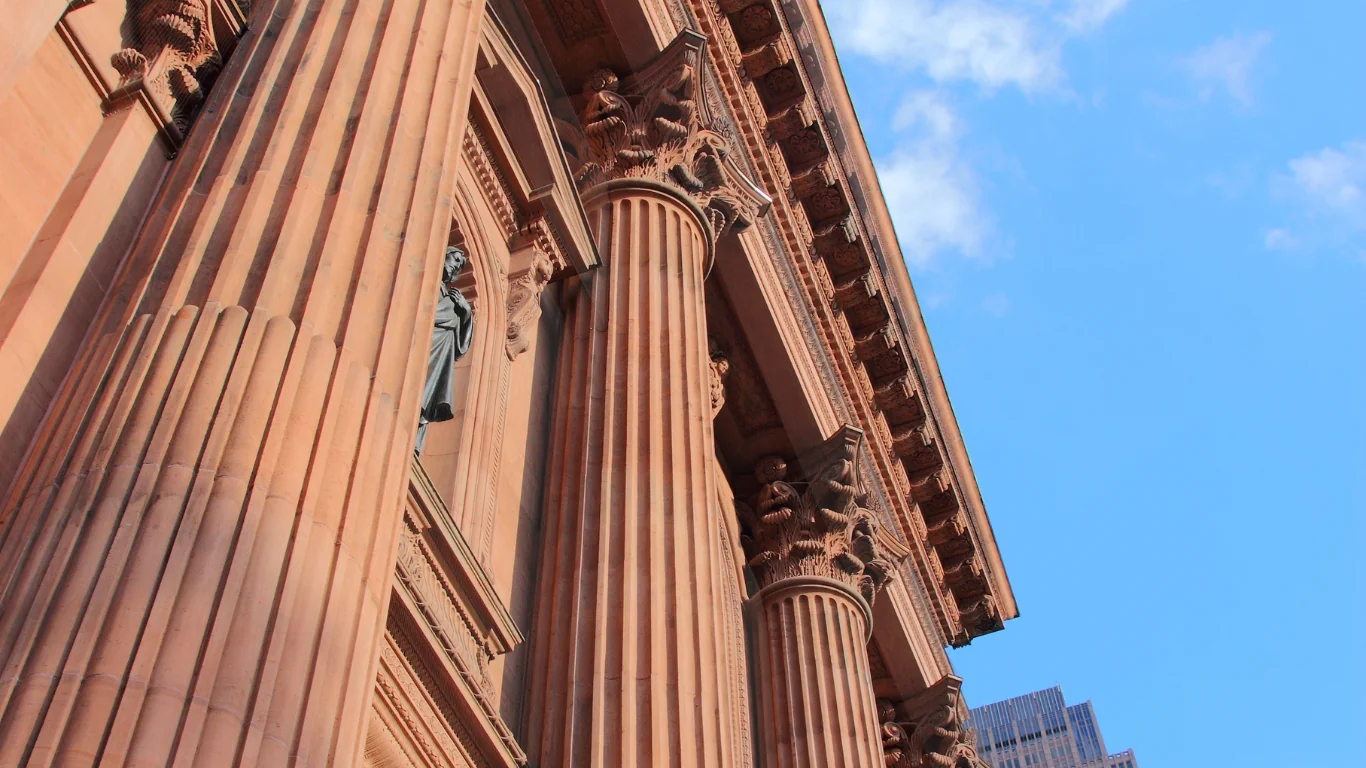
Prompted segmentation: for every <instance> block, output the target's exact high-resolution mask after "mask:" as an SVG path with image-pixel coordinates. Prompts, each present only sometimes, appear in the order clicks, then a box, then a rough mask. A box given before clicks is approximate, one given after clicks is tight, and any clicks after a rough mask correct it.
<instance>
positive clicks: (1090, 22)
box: [1058, 0, 1129, 32]
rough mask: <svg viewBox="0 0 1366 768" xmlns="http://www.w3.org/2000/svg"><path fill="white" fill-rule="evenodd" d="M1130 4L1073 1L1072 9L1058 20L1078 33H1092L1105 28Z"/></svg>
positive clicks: (1126, 1) (1107, 0)
mask: <svg viewBox="0 0 1366 768" xmlns="http://www.w3.org/2000/svg"><path fill="white" fill-rule="evenodd" d="M1128 4H1129V0H1072V3H1071V8H1070V9H1069V10H1067V11H1065V12H1063V13H1062V15H1060V16H1059V17H1058V20H1059V21H1061V22H1062V23H1063V24H1064V25H1066V26H1067V27H1069V28H1071V29H1073V30H1075V31H1077V32H1090V31H1091V30H1093V29H1098V28H1100V27H1101V26H1103V25H1104V24H1105V22H1107V21H1109V20H1110V17H1111V16H1114V15H1115V14H1116V13H1119V12H1120V11H1121V10H1123V8H1124V6H1126V5H1128Z"/></svg>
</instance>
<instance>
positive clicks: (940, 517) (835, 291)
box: [690, 0, 1017, 645]
mask: <svg viewBox="0 0 1366 768" xmlns="http://www.w3.org/2000/svg"><path fill="white" fill-rule="evenodd" d="M690 8H691V10H692V11H693V13H694V15H695V16H696V18H697V21H698V23H699V25H700V27H701V28H702V32H703V33H704V34H707V35H708V36H710V37H711V38H712V39H713V41H714V42H715V45H714V46H712V55H713V58H714V59H715V60H716V63H717V66H716V69H717V70H718V78H719V80H720V81H721V85H722V90H723V91H724V92H725V93H726V95H727V97H728V98H729V99H730V101H731V104H730V106H731V108H732V110H733V111H734V112H735V114H736V116H737V122H738V123H739V126H738V129H739V131H740V132H741V134H742V135H743V138H744V139H745V143H746V145H747V149H748V151H749V153H750V159H751V161H752V164H753V165H754V166H755V167H756V168H757V169H759V182H760V183H763V184H766V185H767V186H768V188H770V189H771V190H773V191H774V192H775V194H774V197H775V206H774V220H775V223H776V224H777V226H778V228H779V229H780V230H782V231H783V232H782V233H783V235H784V239H785V240H787V244H788V245H789V246H790V247H789V248H788V250H789V251H790V252H791V253H792V255H793V258H794V260H796V261H798V262H799V263H798V264H796V265H795V266H796V267H797V271H798V273H799V274H800V275H801V277H802V278H804V286H803V287H804V288H805V289H806V292H807V296H808V300H809V301H810V304H811V306H812V307H813V309H814V311H815V315H816V317H817V319H818V324H820V325H821V326H822V328H821V330H822V331H823V332H824V336H825V342H826V345H827V347H828V348H829V350H830V352H831V353H832V354H833V355H834V357H835V363H836V365H835V368H836V370H837V372H838V373H839V374H841V378H842V379H844V381H843V382H842V384H843V388H844V389H845V391H846V392H847V393H848V394H849V396H850V397H851V398H852V399H853V400H854V401H855V403H854V408H855V411H856V413H857V415H858V416H859V417H860V422H861V423H862V425H863V426H864V428H865V429H866V431H867V432H868V433H869V444H870V448H871V450H872V451H873V452H874V453H875V454H876V455H875V460H874V463H875V464H877V465H878V466H879V470H880V474H881V476H882V479H883V481H884V485H885V486H886V487H887V489H888V491H889V492H890V493H894V494H896V495H898V496H899V497H900V498H901V499H902V500H903V501H904V503H901V504H894V505H893V506H894V507H898V508H899V509H898V511H899V512H901V514H899V515H898V518H899V522H900V524H901V528H902V530H903V533H904V534H905V536H906V538H907V540H908V543H909V544H910V546H911V548H912V549H913V551H914V552H915V553H916V556H915V557H914V558H912V560H913V561H914V563H915V567H916V568H917V570H918V571H919V576H920V580H921V581H922V582H923V583H924V584H925V585H926V588H927V590H928V591H929V592H930V594H931V601H932V602H933V603H934V604H935V611H936V613H937V617H938V620H939V630H940V631H941V632H942V633H943V636H944V639H945V641H946V642H947V643H948V644H952V645H962V644H966V643H967V642H970V641H971V639H972V638H973V637H976V636H978V635H981V634H985V633H987V632H992V631H995V630H998V629H1000V628H1001V627H1002V625H1003V622H1004V621H1005V620H1006V619H1007V618H1012V617H1013V616H1015V615H1016V613H1017V612H1016V609H1015V604H1014V597H1013V595H1012V593H1011V590H1010V585H1009V581H1008V579H1007V577H1006V575H1005V572H1004V566H1003V565H1002V563H1001V559H1000V555H999V552H998V551H997V549H996V544H995V539H994V536H993V535H992V534H991V530H990V523H989V521H988V519H987V517H986V513H985V509H984V508H983V505H982V503H981V499H980V495H979V492H978V490H977V486H976V482H975V479H974V478H973V476H972V470H971V466H970V465H969V464H968V463H967V460H966V452H965V450H964V449H963V448H962V438H961V435H960V434H959V432H958V427H957V423H956V421H955V420H954V418H953V414H952V409H951V407H950V405H949V403H948V399H947V395H946V394H945V393H944V391H943V384H942V381H941V380H940V378H939V373H938V367H937V364H936V363H935V362H934V359H933V351H932V349H931V348H930V346H929V344H928V339H927V336H926V334H925V330H924V324H923V320H921V318H920V315H919V312H918V309H917V307H916V304H915V302H914V294H913V292H912V291H911V290H910V284H909V276H908V275H907V274H906V270H905V265H904V262H903V261H902V260H901V259H900V253H899V251H897V250H895V236H894V234H893V233H891V230H890V219H889V218H888V217H887V214H886V210H885V203H883V201H882V199H881V197H880V195H878V196H870V195H869V194H868V193H867V190H868V189H869V188H871V189H873V190H876V188H877V187H876V177H875V175H872V173H873V172H872V166H871V162H868V163H867V164H866V166H865V165H856V164H852V163H850V162H848V159H847V157H846V156H845V153H842V152H841V151H839V150H840V149H841V148H842V147H845V146H846V145H847V144H849V143H850V142H848V141H847V139H846V136H847V135H849V134H850V133H852V135H854V136H859V134H858V128H857V122H856V120H855V119H854V117H853V113H852V109H849V110H847V111H845V112H841V111H838V110H836V109H834V108H832V107H831V106H829V105H828V104H827V103H826V102H828V101H830V97H829V96H828V94H824V93H822V92H821V90H820V89H818V88H817V87H816V86H814V85H813V80H819V81H820V82H821V83H823V84H824V86H825V87H826V88H827V89H828V88H829V87H830V86H829V83H828V81H827V80H826V71H825V70H826V69H827V67H825V66H824V64H823V62H824V58H823V57H828V58H830V60H831V61H832V62H833V49H830V48H829V45H828V41H829V38H828V33H826V32H825V30H824V26H823V22H819V24H820V26H819V28H817V26H816V23H815V22H813V21H812V19H811V18H810V14H811V13H815V14H817V15H818V14H819V9H818V8H816V7H815V4H814V2H813V3H805V2H803V1H802V0H787V2H783V0H691V2H690ZM794 27H796V28H798V29H799V30H800V34H794V29H793V28H794ZM822 36H823V37H822ZM812 37H815V38H820V39H821V40H823V41H824V42H825V43H826V46H825V47H824V48H817V47H814V46H813V45H812V43H811V41H810V39H808V38H812ZM828 69H829V70H833V71H835V72H836V73H837V72H838V67H837V66H834V65H831V66H829V67H828ZM836 76H837V74H836ZM838 86H839V88H840V90H841V94H843V90H842V88H843V86H842V82H840V83H838ZM843 95H844V98H845V99H846V100H847V94H843ZM845 123H850V124H851V125H852V129H850V128H849V127H848V126H846V125H845ZM855 143H857V144H859V146H860V147H861V148H862V142H861V137H860V140H859V141H858V142H855ZM861 151H862V152H863V155H864V156H865V157H866V148H862V149H861ZM784 190H785V191H786V194H781V193H782V192H783V191H784ZM892 261H895V264H892V263H891V262H892Z"/></svg>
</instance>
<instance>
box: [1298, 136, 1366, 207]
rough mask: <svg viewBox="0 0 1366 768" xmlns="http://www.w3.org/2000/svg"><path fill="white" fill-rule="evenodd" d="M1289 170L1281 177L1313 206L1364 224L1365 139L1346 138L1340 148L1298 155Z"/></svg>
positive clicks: (1365, 187)
mask: <svg viewBox="0 0 1366 768" xmlns="http://www.w3.org/2000/svg"><path fill="white" fill-rule="evenodd" d="M1289 170H1290V173H1289V174H1288V175H1284V176H1282V177H1280V181H1279V183H1280V185H1282V186H1283V187H1284V186H1287V185H1288V187H1289V188H1290V189H1291V191H1293V192H1294V193H1295V194H1296V195H1297V196H1298V197H1300V198H1301V199H1302V200H1303V201H1305V202H1306V203H1308V204H1309V205H1310V206H1311V207H1312V208H1314V209H1316V210H1318V211H1321V212H1325V213H1333V214H1338V215H1342V216H1345V217H1347V219H1348V220H1349V221H1353V222H1355V223H1356V224H1357V225H1360V226H1366V141H1349V142H1346V143H1344V144H1343V145H1342V149H1334V148H1332V147H1325V148H1324V149H1321V150H1319V151H1318V152H1311V153H1309V154H1307V155H1303V156H1301V157H1297V158H1295V159H1294V160H1291V161H1290V163H1289Z"/></svg>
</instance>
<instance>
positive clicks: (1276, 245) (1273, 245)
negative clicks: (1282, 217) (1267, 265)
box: [1262, 227, 1300, 251]
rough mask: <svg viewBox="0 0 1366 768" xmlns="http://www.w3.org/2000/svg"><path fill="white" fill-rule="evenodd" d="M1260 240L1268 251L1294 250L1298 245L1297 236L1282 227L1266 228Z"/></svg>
mask: <svg viewBox="0 0 1366 768" xmlns="http://www.w3.org/2000/svg"><path fill="white" fill-rule="evenodd" d="M1262 242H1263V244H1264V245H1266V249H1267V250H1269V251H1294V250H1298V249H1299V247H1300V241H1299V238H1297V237H1295V236H1294V235H1292V234H1290V230H1288V229H1284V228H1282V227H1276V228H1275V229H1268V230H1267V231H1266V236H1265V237H1263V239H1262Z"/></svg>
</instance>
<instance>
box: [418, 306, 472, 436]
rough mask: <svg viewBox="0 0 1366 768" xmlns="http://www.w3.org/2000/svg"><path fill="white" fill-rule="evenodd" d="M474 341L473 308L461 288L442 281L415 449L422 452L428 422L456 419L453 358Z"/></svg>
mask: <svg viewBox="0 0 1366 768" xmlns="http://www.w3.org/2000/svg"><path fill="white" fill-rule="evenodd" d="M473 341H474V310H473V309H472V308H471V307H470V303H469V302H468V301H466V300H465V297H464V296H462V295H461V294H460V291H458V290H456V289H455V288H452V287H450V286H448V285H446V284H445V283H442V285H441V298H440V299H439V300H438V301H437V303H436V320H435V323H434V325H433V326H432V344H431V348H430V350H429V351H428V353H427V383H426V385H425V386H424V387H423V389H422V414H421V418H420V419H419V420H418V428H417V429H418V432H417V445H416V450H417V451H418V452H419V453H420V452H421V451H422V444H423V443H424V442H426V438H427V424H428V423H429V422H438V421H450V420H451V419H453V418H455V406H454V405H453V403H454V401H455V361H457V360H459V359H460V358H461V357H462V356H464V354H465V353H466V352H468V351H469V350H470V343H471V342H473Z"/></svg>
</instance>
